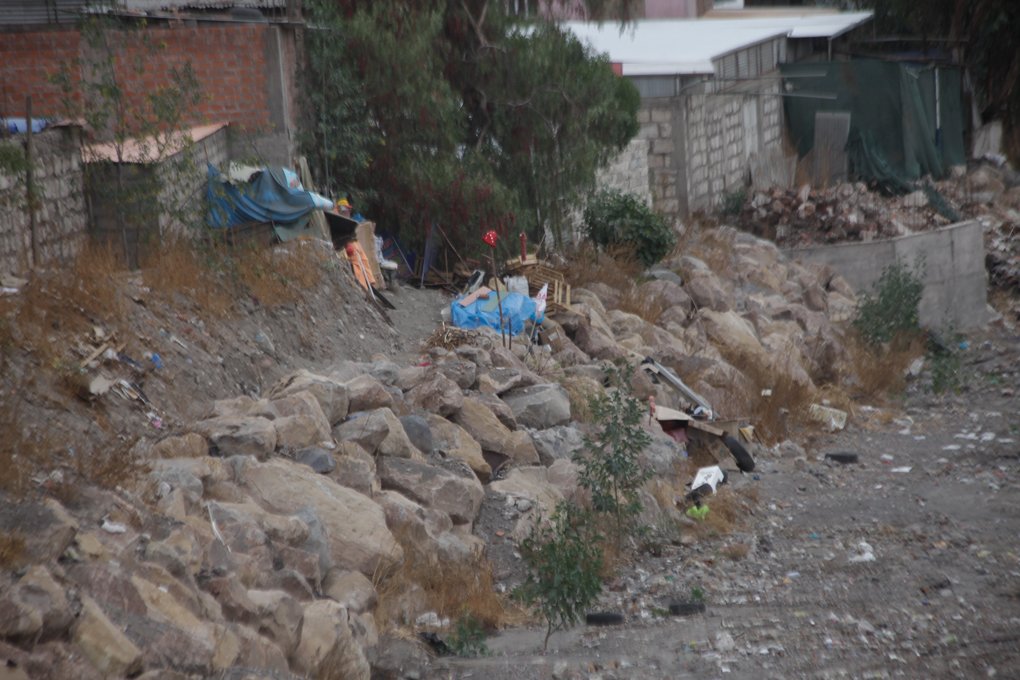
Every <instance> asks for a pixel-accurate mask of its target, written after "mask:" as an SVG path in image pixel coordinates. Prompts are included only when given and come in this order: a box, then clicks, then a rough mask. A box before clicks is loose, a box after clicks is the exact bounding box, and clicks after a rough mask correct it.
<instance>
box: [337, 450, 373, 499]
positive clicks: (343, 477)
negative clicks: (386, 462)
mask: <svg viewBox="0 0 1020 680" xmlns="http://www.w3.org/2000/svg"><path fill="white" fill-rule="evenodd" d="M334 460H335V461H336V469H334V470H333V472H332V473H331V474H330V476H331V477H332V478H333V479H334V480H336V483H337V484H340V485H341V486H346V487H348V488H351V489H354V490H355V491H358V492H360V493H363V494H365V495H366V496H368V497H371V496H372V494H373V493H375V492H376V491H378V489H379V480H378V479H377V478H376V475H375V459H374V458H373V457H372V456H371V455H370V454H369V453H368V452H367V451H365V449H363V448H362V447H361V446H359V445H358V444H355V443H354V442H341V444H340V447H339V450H338V451H337V454H336V456H335V457H334Z"/></svg>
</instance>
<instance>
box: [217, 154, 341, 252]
mask: <svg viewBox="0 0 1020 680" xmlns="http://www.w3.org/2000/svg"><path fill="white" fill-rule="evenodd" d="M291 175H292V173H291ZM206 197H207V199H208V202H209V214H208V217H207V222H208V223H209V226H210V227H212V228H213V229H230V228H232V227H236V226H239V225H242V224H246V223H249V222H269V223H271V224H272V225H273V229H274V230H275V231H276V235H277V236H278V237H279V238H280V240H281V241H288V240H290V239H292V238H295V237H297V236H300V235H302V234H305V233H308V232H309V227H308V221H309V217H310V215H311V212H312V211H313V210H321V209H323V208H324V207H327V205H331V204H329V202H328V201H326V200H325V199H323V198H322V197H321V196H318V195H317V194H314V193H312V192H310V191H305V190H304V189H303V188H293V187H292V186H291V185H290V181H289V177H288V173H287V171H286V170H285V169H284V168H282V167H279V166H271V167H266V168H263V170H262V172H260V173H258V176H257V177H255V179H254V180H252V181H249V182H246V183H244V184H232V183H230V182H228V181H227V180H226V178H224V177H223V175H222V174H221V173H220V171H219V170H217V169H216V168H215V167H214V166H213V165H211V164H209V165H208V187H207V190H206ZM324 201H325V203H326V205H324Z"/></svg>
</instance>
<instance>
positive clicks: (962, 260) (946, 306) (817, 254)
mask: <svg viewBox="0 0 1020 680" xmlns="http://www.w3.org/2000/svg"><path fill="white" fill-rule="evenodd" d="M789 253H790V255H791V256H792V257H793V258H794V259H798V260H801V261H802V262H815V263H820V264H828V265H831V266H832V268H833V269H834V270H836V272H837V273H838V274H840V275H841V276H842V277H843V278H845V279H846V280H847V281H848V282H849V283H850V285H852V286H853V287H854V288H855V289H856V290H857V291H858V292H871V291H872V289H873V287H874V285H875V284H876V283H877V282H878V279H879V277H881V275H882V271H883V270H884V269H885V268H886V267H888V266H889V265H891V264H893V263H895V262H897V261H899V262H901V263H903V264H905V265H907V266H909V267H913V266H914V264H915V262H916V261H917V258H918V257H921V258H923V261H924V269H923V279H924V292H923V294H922V297H921V304H920V307H919V309H918V312H919V315H920V321H921V324H922V325H924V326H928V327H931V328H945V327H946V326H947V324H952V325H953V326H955V327H956V328H957V329H958V330H966V329H969V328H975V327H978V326H981V325H983V324H984V323H986V322H987V321H988V306H987V303H988V279H987V275H986V273H985V246H984V230H983V228H982V226H981V224H980V223H979V222H976V221H970V222H960V223H957V224H951V225H949V226H946V227H942V228H941V229H936V230H935V231H928V232H922V233H918V234H910V235H909V236H900V237H899V238H895V239H889V240H885V241H871V242H868V243H842V244H838V245H831V246H815V247H811V248H796V249H793V250H791V251H789Z"/></svg>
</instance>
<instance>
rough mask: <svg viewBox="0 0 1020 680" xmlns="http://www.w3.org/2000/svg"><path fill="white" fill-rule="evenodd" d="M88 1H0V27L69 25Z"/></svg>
mask: <svg viewBox="0 0 1020 680" xmlns="http://www.w3.org/2000/svg"><path fill="white" fill-rule="evenodd" d="M87 2H88V0H0V26H6V25H11V26H21V25H25V24H70V23H74V22H75V21H77V20H78V18H79V15H80V12H81V8H82V7H84V6H85V5H86V4H87Z"/></svg>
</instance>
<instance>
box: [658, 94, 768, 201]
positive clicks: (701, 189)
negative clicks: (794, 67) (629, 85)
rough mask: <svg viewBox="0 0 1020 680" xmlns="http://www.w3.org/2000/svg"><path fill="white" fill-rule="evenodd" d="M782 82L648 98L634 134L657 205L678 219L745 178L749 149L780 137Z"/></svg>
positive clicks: (738, 185)
mask: <svg viewBox="0 0 1020 680" xmlns="http://www.w3.org/2000/svg"><path fill="white" fill-rule="evenodd" d="M778 93H779V85H778V81H777V82H769V81H768V80H760V81H753V82H751V83H747V84H742V85H738V86H735V87H730V88H727V89H726V90H724V91H720V90H718V88H716V87H715V86H714V85H713V84H712V83H707V84H705V85H703V86H700V88H691V89H690V90H688V91H686V92H684V93H682V94H681V95H679V96H676V97H662V98H649V99H645V100H644V101H642V105H641V109H640V110H639V111H638V122H639V123H640V125H641V128H640V131H639V133H638V137H639V138H640V139H643V140H646V141H647V142H648V144H649V156H648V166H649V175H650V184H651V193H652V199H653V205H654V207H655V208H656V209H657V210H658V211H660V212H662V213H663V214H665V215H666V216H667V217H670V218H672V219H674V220H676V221H680V220H682V219H683V218H684V217H687V216H688V215H690V214H691V213H693V212H697V211H702V210H703V211H708V210H712V209H714V208H716V207H718V206H719V205H720V204H721V202H722V199H723V196H724V195H725V194H726V193H727V192H730V191H734V190H738V189H740V188H742V187H743V186H744V185H745V179H746V177H747V172H748V168H749V160H750V158H751V157H752V156H753V155H756V154H760V153H763V152H765V151H767V150H768V149H771V148H775V147H779V146H780V145H781V144H782V134H783V132H782V108H781V107H782V102H781V101H780V97H779V96H778Z"/></svg>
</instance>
